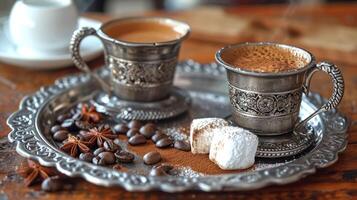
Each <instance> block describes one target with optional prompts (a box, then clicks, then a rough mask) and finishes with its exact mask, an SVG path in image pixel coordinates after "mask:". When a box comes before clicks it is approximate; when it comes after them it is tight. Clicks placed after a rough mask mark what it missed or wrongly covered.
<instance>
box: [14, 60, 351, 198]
mask: <svg viewBox="0 0 357 200" xmlns="http://www.w3.org/2000/svg"><path fill="white" fill-rule="evenodd" d="M96 73H98V74H99V75H100V76H107V75H108V71H107V70H106V69H105V68H101V69H99V70H98V71H97V72H96ZM225 80H226V77H225V70H224V69H223V68H222V67H220V66H218V65H216V64H206V65H202V64H199V63H195V62H193V61H185V62H183V63H180V64H179V65H178V68H177V73H176V78H175V85H176V86H178V87H180V88H183V89H185V90H187V91H188V93H189V94H190V97H191V99H192V105H191V109H190V110H189V111H188V114H186V115H184V116H181V117H177V118H174V119H171V120H165V121H163V122H161V123H160V126H161V127H163V128H165V127H166V128H169V127H171V131H172V130H173V129H172V127H177V126H187V125H189V123H190V121H191V119H192V118H195V117H227V116H229V115H230V109H231V107H230V105H229V100H228V97H227V95H226V91H227V88H226V82H225ZM94 91H98V86H97V85H96V84H95V82H94V81H93V80H91V79H90V77H88V76H87V75H84V74H78V75H73V76H67V77H64V78H61V79H59V80H57V81H56V82H55V83H54V84H53V85H50V86H46V87H42V88H41V89H40V90H39V91H37V92H36V93H34V94H33V95H30V96H27V97H25V98H24V99H23V100H22V101H21V103H20V108H19V110H18V111H17V112H15V113H13V114H12V115H11V116H10V117H9V119H8V125H9V126H10V127H11V128H12V131H11V133H10V134H9V140H10V141H11V142H16V144H17V145H16V150H17V152H18V153H19V154H20V155H22V156H24V157H27V158H31V159H34V160H37V161H39V162H40V163H41V164H42V165H45V166H51V167H56V168H57V169H58V170H59V171H60V172H62V173H64V174H66V175H68V176H71V177H82V178H84V179H85V180H87V181H89V182H91V183H94V184H97V185H102V186H122V187H123V188H125V189H126V190H129V191H148V190H162V191H166V192H180V191H185V190H201V191H232V190H234V191H238V190H253V189H257V188H261V187H264V186H267V185H272V184H287V183H291V182H293V181H296V180H298V179H300V178H302V177H305V176H306V175H308V174H312V173H314V172H315V171H316V169H317V168H322V167H327V166H329V165H331V164H333V163H334V162H336V160H337V158H338V153H340V152H342V151H343V150H344V149H345V148H346V145H347V133H346V132H347V128H348V121H347V119H346V118H345V117H344V116H343V115H342V114H341V113H339V112H338V111H336V110H333V111H330V112H326V113H322V114H320V115H318V116H316V117H315V118H314V119H313V120H312V121H311V122H310V123H309V124H310V126H311V127H312V128H313V129H314V134H315V138H316V139H315V142H314V143H313V144H312V146H311V147H310V148H308V149H307V150H306V151H305V152H303V153H302V154H299V155H296V156H294V157H291V158H285V159H257V160H256V164H255V167H254V168H252V169H250V170H248V171H245V172H241V173H230V174H222V175H204V174H200V173H192V172H190V171H189V170H188V173H177V175H174V176H166V177H153V176H148V175H147V173H145V170H146V171H148V169H147V168H145V169H144V173H137V172H136V171H135V169H133V170H129V171H128V172H120V171H115V170H112V169H110V168H106V167H101V166H96V165H93V164H90V163H86V162H83V161H80V160H78V159H74V158H72V157H70V156H68V155H66V154H65V153H63V152H61V151H59V150H58V147H57V145H56V143H54V142H53V141H52V140H51V137H50V136H49V134H47V133H48V132H49V128H50V125H51V124H52V123H53V121H54V119H53V118H54V116H55V115H56V114H58V113H61V112H64V111H65V110H66V109H67V110H68V108H69V107H71V106H73V105H75V104H76V103H77V102H79V101H87V100H90V98H91V96H93V95H92V93H93V92H94ZM324 101H325V99H323V98H322V97H321V96H320V95H318V94H316V93H311V95H310V96H309V97H303V102H302V107H301V114H300V116H301V118H304V117H306V116H308V115H309V114H310V113H312V112H313V111H314V110H316V108H317V107H318V106H320V105H322V103H324ZM175 134H176V135H175ZM172 136H173V137H181V136H180V135H177V133H175V131H172ZM135 166H136V167H138V166H139V167H144V166H141V165H135Z"/></svg>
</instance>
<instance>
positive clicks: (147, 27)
mask: <svg viewBox="0 0 357 200" xmlns="http://www.w3.org/2000/svg"><path fill="white" fill-rule="evenodd" d="M189 32H190V28H189V26H188V25H187V24H185V23H183V22H179V21H176V20H173V19H169V18H160V17H133V18H123V19H117V20H113V21H110V22H107V23H105V24H103V25H102V26H101V28H100V29H99V30H95V29H93V28H88V27H84V28H82V29H79V30H77V31H76V32H75V33H74V34H73V37H72V40H71V47H70V50H71V54H72V59H73V61H74V64H75V65H76V66H77V67H78V68H80V69H81V70H83V71H85V72H87V73H90V74H91V75H92V76H93V77H94V78H96V79H97V80H98V82H99V83H100V84H101V86H102V87H103V89H104V90H106V91H107V92H108V93H114V94H115V95H116V96H118V97H119V98H121V99H123V100H129V101H141V102H151V101H157V100H161V99H164V98H166V97H167V96H168V95H169V93H170V91H171V88H172V82H173V78H174V74H175V69H176V64H177V57H178V54H179V50H180V46H181V41H182V40H184V39H185V38H187V36H188V35H189ZM87 36H97V37H98V38H99V39H100V40H101V41H102V43H103V45H104V56H105V63H106V66H107V67H109V69H110V73H111V76H110V85H108V84H107V83H106V82H105V81H103V80H101V79H100V78H99V77H98V76H97V75H96V74H95V73H91V71H90V69H89V68H88V66H87V65H86V63H85V62H84V61H83V59H82V58H81V57H80V54H79V45H80V42H81V40H82V39H84V38H85V37H87Z"/></svg>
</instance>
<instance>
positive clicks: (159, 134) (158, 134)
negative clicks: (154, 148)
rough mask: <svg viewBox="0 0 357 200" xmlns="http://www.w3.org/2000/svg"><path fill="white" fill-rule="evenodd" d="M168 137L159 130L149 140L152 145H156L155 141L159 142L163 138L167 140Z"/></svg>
mask: <svg viewBox="0 0 357 200" xmlns="http://www.w3.org/2000/svg"><path fill="white" fill-rule="evenodd" d="M167 137H168V136H167V135H166V134H165V133H163V132H162V131H160V130H157V131H156V133H155V135H153V136H152V137H151V140H152V141H153V142H154V143H156V142H157V141H159V140H161V139H163V138H167Z"/></svg>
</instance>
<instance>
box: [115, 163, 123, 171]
mask: <svg viewBox="0 0 357 200" xmlns="http://www.w3.org/2000/svg"><path fill="white" fill-rule="evenodd" d="M113 169H115V170H121V169H122V166H121V165H119V164H115V165H113Z"/></svg>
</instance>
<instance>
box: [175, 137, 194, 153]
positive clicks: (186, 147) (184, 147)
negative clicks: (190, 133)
mask: <svg viewBox="0 0 357 200" xmlns="http://www.w3.org/2000/svg"><path fill="white" fill-rule="evenodd" d="M174 147H175V149H178V150H181V151H191V146H190V144H189V143H188V142H185V141H179V140H178V141H175V143H174Z"/></svg>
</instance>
